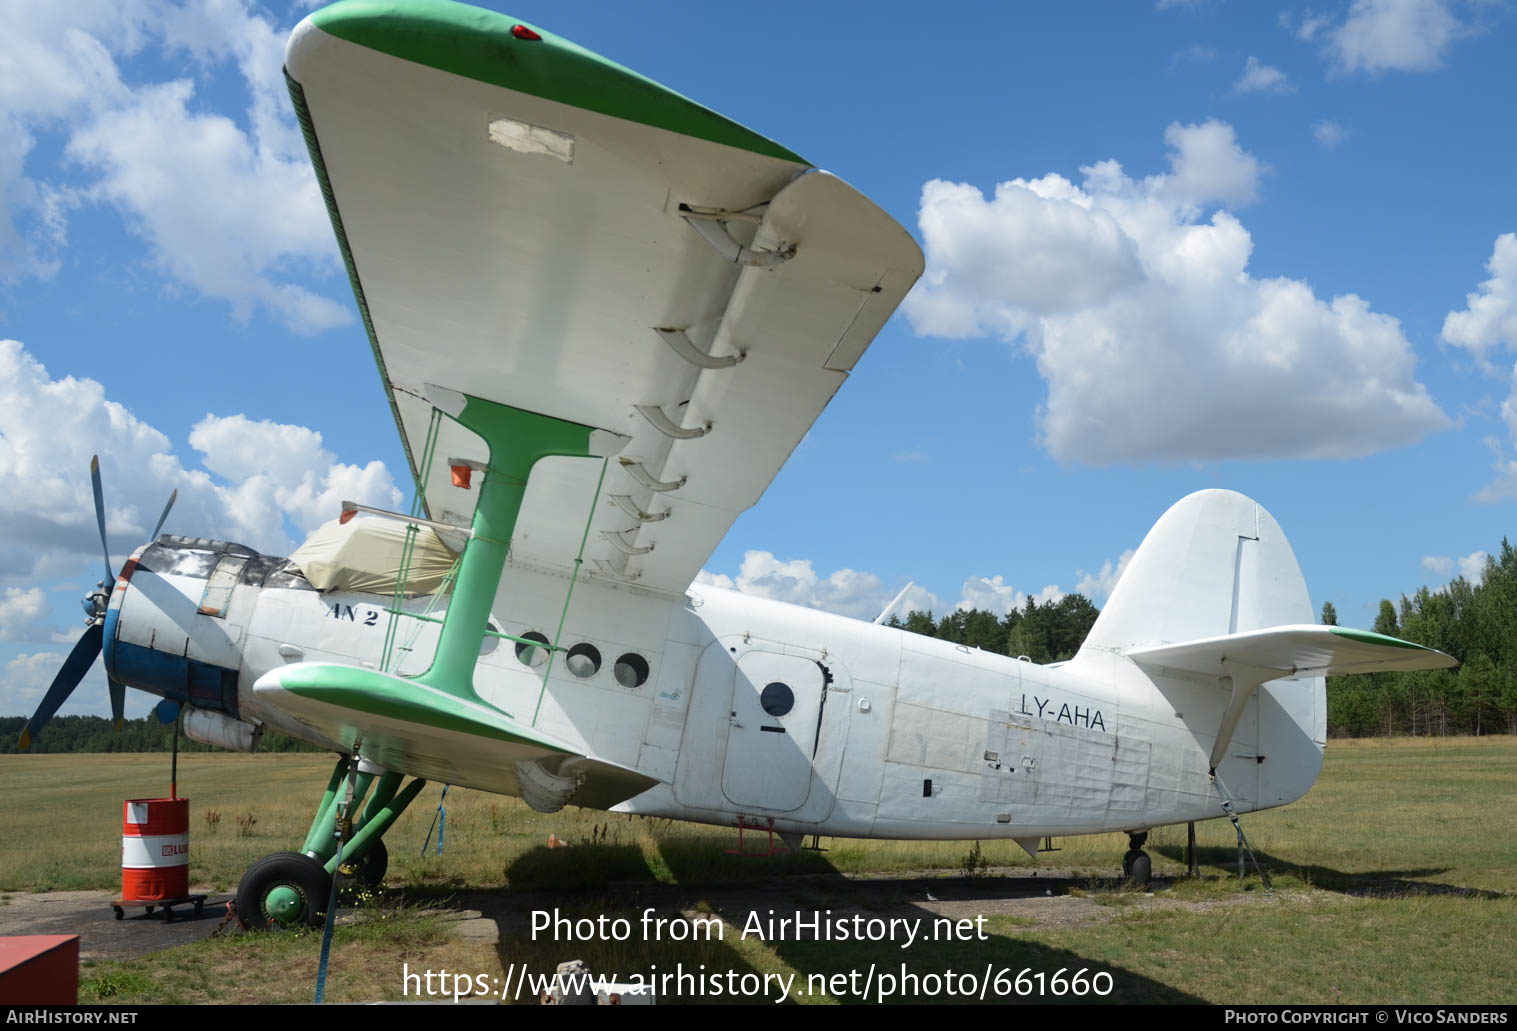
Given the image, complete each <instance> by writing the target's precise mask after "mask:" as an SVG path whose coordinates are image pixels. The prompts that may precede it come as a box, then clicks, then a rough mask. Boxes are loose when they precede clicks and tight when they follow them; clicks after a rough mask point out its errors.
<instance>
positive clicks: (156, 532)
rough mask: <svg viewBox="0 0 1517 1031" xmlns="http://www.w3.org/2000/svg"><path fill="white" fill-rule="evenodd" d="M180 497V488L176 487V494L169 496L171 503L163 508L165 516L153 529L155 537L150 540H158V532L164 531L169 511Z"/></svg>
mask: <svg viewBox="0 0 1517 1031" xmlns="http://www.w3.org/2000/svg"><path fill="white" fill-rule="evenodd" d="M178 497H179V488H177V487H176V488H174V493H172V494H170V495H169V503H168V504H167V505H164V506H163V515H161V516H159V517H158V525H157V526H155V527H153V536H151V537H149V538H148V540H150V541H156V540H157V539H158V532H159V531H160V530H162V529H163V524H164V521H165V520H167V519H168V517H169V509H171V508H173V507H174V501H175V499H177V498H178Z"/></svg>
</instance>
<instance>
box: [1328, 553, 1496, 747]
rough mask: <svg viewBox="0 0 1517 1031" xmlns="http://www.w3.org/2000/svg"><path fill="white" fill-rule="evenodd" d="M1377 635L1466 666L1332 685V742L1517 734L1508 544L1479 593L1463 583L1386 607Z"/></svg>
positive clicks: (1489, 566)
mask: <svg viewBox="0 0 1517 1031" xmlns="http://www.w3.org/2000/svg"><path fill="white" fill-rule="evenodd" d="M1324 621H1326V620H1324ZM1372 629H1373V630H1374V631H1375V632H1376V633H1381V634H1389V635H1390V636H1392V637H1400V638H1402V639H1403V640H1407V641H1415V642H1416V643H1417V644H1425V645H1427V646H1428V647H1430V648H1437V649H1438V650H1439V651H1442V652H1447V653H1448V654H1450V655H1452V656H1453V657H1454V658H1456V659H1458V660H1459V662H1460V665H1459V666H1458V668H1456V669H1440V670H1433V671H1430V672H1426V673H1372V674H1368V675H1363V676H1355V677H1329V678H1328V681H1327V718H1328V733H1329V734H1332V735H1335V736H1341V737H1370V736H1376V735H1402V734H1409V735H1414V736H1425V735H1433V734H1439V735H1441V734H1476V735H1480V734H1517V550H1514V549H1513V548H1512V546H1511V545H1510V544H1509V543H1507V541H1506V540H1505V539H1503V540H1502V542H1501V551H1500V553H1499V554H1498V555H1492V556H1489V557H1487V559H1486V562H1485V571H1484V573H1483V575H1482V576H1481V578H1480V583H1479V584H1478V585H1475V584H1471V583H1470V582H1469V581H1468V580H1466V579H1465V578H1464V577H1462V576H1460V577H1455V579H1454V580H1453V582H1451V583H1450V584H1449V585H1448V586H1447V587H1445V588H1442V589H1439V590H1436V591H1434V590H1429V589H1428V588H1427V587H1420V588H1418V589H1417V591H1416V593H1415V594H1412V595H1411V596H1410V597H1408V596H1407V595H1402V596H1401V604H1400V605H1399V606H1397V605H1395V604H1394V603H1392V602H1391V601H1389V600H1388V599H1387V600H1383V601H1381V602H1380V612H1379V615H1377V616H1376V617H1375V625H1374V627H1373V628H1372Z"/></svg>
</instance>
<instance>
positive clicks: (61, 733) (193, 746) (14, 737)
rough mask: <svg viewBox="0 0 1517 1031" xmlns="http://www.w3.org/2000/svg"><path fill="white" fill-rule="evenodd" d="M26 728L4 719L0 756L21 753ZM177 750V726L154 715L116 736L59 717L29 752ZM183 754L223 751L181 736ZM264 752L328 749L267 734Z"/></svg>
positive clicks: (106, 726) (108, 728)
mask: <svg viewBox="0 0 1517 1031" xmlns="http://www.w3.org/2000/svg"><path fill="white" fill-rule="evenodd" d="M25 726H26V717H25V716H0V755H9V754H11V753H13V752H16V751H18V749H17V747H16V743H17V741H18V740H19V739H20V737H21V731H22V729H23V728H24V727H25ZM173 747H174V726H173V724H164V723H159V722H158V720H157V719H156V718H154V717H152V716H147V717H144V718H143V719H140V720H127V721H125V722H124V723H122V724H121V733H119V734H118V733H116V731H115V729H114V726H113V724H112V723H111V721H110V720H108V719H106V718H105V717H104V716H55V717H54V718H53V720H52V721H51V722H50V723H48V725H47V726H45V727H43V728H42V733H40V734H38V735H37V740H35V741H33V742H32V747H31V748H30V749H29V752H167V751H171V750H172V749H173ZM179 750H180V751H181V752H220V751H224V749H220V748H212V747H211V746H210V745H202V744H200V743H199V742H198V741H191V740H190V739H189V738H187V737H185V736H184V735H183V734H180V735H179ZM258 750H259V751H260V752H320V751H324V749H321V748H318V747H316V746H315V745H313V744H309V743H308V742H305V741H301V740H300V739H298V738H293V737H289V736H287V735H285V734H280V733H277V732H275V731H265V732H264V735H263V737H262V739H260V740H259V742H258Z"/></svg>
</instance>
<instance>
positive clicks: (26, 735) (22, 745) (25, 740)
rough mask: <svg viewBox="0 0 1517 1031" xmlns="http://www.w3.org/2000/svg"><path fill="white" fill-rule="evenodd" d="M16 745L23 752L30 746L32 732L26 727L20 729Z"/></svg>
mask: <svg viewBox="0 0 1517 1031" xmlns="http://www.w3.org/2000/svg"><path fill="white" fill-rule="evenodd" d="M16 747H17V748H19V749H20V750H21V751H23V752H25V751H26V750H27V749H29V748H31V747H32V732H31V731H30V730H27V729H26V728H24V727H23V728H22V730H21V740H20V741H18V742H16Z"/></svg>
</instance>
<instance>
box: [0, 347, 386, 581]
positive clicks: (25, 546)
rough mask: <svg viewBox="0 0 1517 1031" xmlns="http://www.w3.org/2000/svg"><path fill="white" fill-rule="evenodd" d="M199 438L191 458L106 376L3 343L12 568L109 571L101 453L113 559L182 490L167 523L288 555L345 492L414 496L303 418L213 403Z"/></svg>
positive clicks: (13, 574) (373, 499) (6, 541)
mask: <svg viewBox="0 0 1517 1031" xmlns="http://www.w3.org/2000/svg"><path fill="white" fill-rule="evenodd" d="M191 443H192V446H194V447H195V448H196V449H197V450H198V451H200V452H202V454H203V456H204V459H203V462H202V463H201V465H200V467H193V466H186V465H185V464H184V463H183V462H181V460H180V458H179V457H178V456H177V455H176V454H175V453H174V450H173V447H172V445H171V444H170V442H169V439H168V438H167V437H166V436H164V434H162V433H161V432H159V431H158V430H157V429H155V428H154V427H152V426H150V425H148V424H147V423H145V422H143V421H141V420H140V419H138V418H137V417H136V416H134V415H133V414H132V413H131V412H130V411H129V410H128V409H127V408H126V407H125V406H123V405H121V404H120V403H118V402H115V401H111V400H109V399H108V398H107V397H106V394H105V388H104V387H102V386H101V385H100V384H99V383H97V382H95V381H94V380H90V379H75V378H74V377H72V376H65V377H63V378H61V379H54V378H53V377H52V376H51V375H50V374H49V372H48V370H47V369H46V368H44V367H43V365H42V364H41V363H40V362H38V361H37V360H36V359H35V358H34V357H32V356H31V355H30V354H28V353H27V351H26V350H25V349H24V348H23V347H22V345H21V344H20V343H19V342H17V341H15V340H3V341H0V525H4V526H5V527H6V528H7V532H6V534H5V535H4V538H3V540H0V577H5V578H9V579H15V578H23V579H28V580H35V579H36V578H37V577H39V576H43V575H59V574H62V573H66V572H77V571H78V570H79V569H81V568H83V569H84V570H86V571H87V572H88V574H89V576H90V581H91V582H93V581H94V580H95V579H99V578H100V577H101V576H102V575H103V574H104V570H103V568H102V563H103V559H102V558H101V557H100V543H99V531H98V530H97V528H96V524H95V515H94V501H93V498H92V492H91V489H90V478H89V463H90V456H91V455H92V454H94V453H96V452H98V453H99V455H100V472H101V479H102V481H103V484H104V493H105V504H106V527H107V530H108V531H109V534H110V546H111V552H112V564H113V568H114V567H117V566H119V564H120V562H121V561H123V560H124V557H125V555H126V554H127V553H129V552H130V551H131V550H132V549H133V548H135V547H136V546H137V545H139V544H141V543H142V542H143V541H144V540H145V538H146V537H147V535H148V534H149V533H151V532H152V528H153V524H154V523H156V522H157V519H158V515H159V513H160V512H161V511H162V509H163V504H164V502H165V501H167V500H168V497H169V494H170V492H172V491H173V490H175V489H177V490H178V491H179V500H178V502H177V503H176V504H175V507H174V510H173V512H172V513H171V514H170V516H169V520H168V523H167V524H166V526H165V529H166V530H167V531H169V532H171V533H173V532H179V533H186V534H191V535H195V536H203V537H220V538H222V539H226V540H233V541H237V542H239V543H243V544H247V545H250V546H252V547H255V548H259V549H261V550H263V551H265V552H272V553H276V554H288V553H289V551H290V549H291V548H292V546H293V541H292V539H291V536H290V534H291V532H292V531H293V533H294V534H295V535H297V536H299V535H303V534H304V533H305V532H307V531H309V530H311V529H314V528H315V527H316V526H317V525H319V524H320V523H321V522H323V521H325V520H327V519H331V518H333V517H335V516H336V515H337V513H338V510H339V504H340V502H341V501H342V500H344V499H349V500H353V501H359V502H363V503H365V504H371V505H382V506H387V507H394V506H395V505H397V504H399V502H400V500H401V493H400V491H399V490H398V489H397V488H396V486H395V483H394V481H393V479H392V478H391V476H390V474H389V472H388V471H387V470H386V469H385V467H384V465H383V463H380V462H370V463H369V464H368V465H366V466H356V465H346V464H343V463H342V462H339V461H338V460H337V459H336V457H335V456H333V455H332V454H331V453H330V452H329V451H327V450H326V449H325V448H324V447H323V446H322V441H321V435H320V434H319V433H316V432H314V431H312V430H309V429H306V428H304V427H299V426H283V425H279V424H276V423H271V422H258V421H253V420H250V419H248V418H246V417H245V416H242V415H235V416H227V417H217V416H213V415H208V416H207V417H206V418H205V419H204V420H202V421H201V422H200V423H199V424H197V425H196V427H195V430H194V432H193V433H192V435H191ZM213 473H214V474H215V476H213V475H212V474H213ZM216 477H220V478H221V480H222V481H224V482H220V481H218V479H217V478H216Z"/></svg>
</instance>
